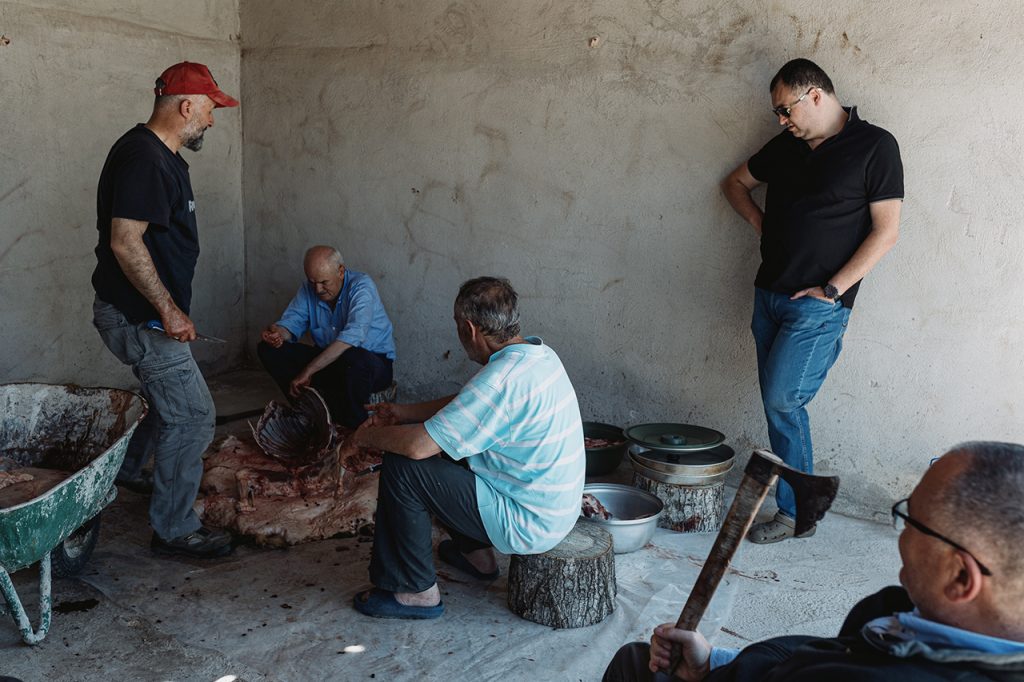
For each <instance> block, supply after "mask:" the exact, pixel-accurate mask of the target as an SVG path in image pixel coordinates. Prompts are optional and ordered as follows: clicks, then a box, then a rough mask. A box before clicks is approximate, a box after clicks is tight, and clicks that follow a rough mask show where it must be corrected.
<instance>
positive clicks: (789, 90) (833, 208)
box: [722, 59, 903, 543]
mask: <svg viewBox="0 0 1024 682" xmlns="http://www.w3.org/2000/svg"><path fill="white" fill-rule="evenodd" d="M769 89H770V92H771V104H772V106H771V112H772V114H773V115H774V116H775V117H776V118H777V120H778V123H779V125H780V126H782V127H783V128H784V130H783V131H782V132H780V133H779V134H778V135H776V136H775V137H774V138H773V139H771V140H770V141H769V142H768V143H767V144H766V145H765V146H764V147H762V148H761V150H760V151H758V152H757V153H756V154H754V155H753V156H752V157H750V159H749V160H748V161H746V162H744V163H743V164H741V165H740V166H739V167H738V168H736V170H734V171H733V172H732V173H730V174H729V176H728V177H727V178H726V179H725V180H724V181H723V182H722V190H723V192H724V193H725V197H726V199H727V200H728V201H729V203H730V204H731V205H732V207H733V209H735V210H736V212H737V213H738V214H739V215H740V216H742V217H743V219H744V220H746V221H747V222H748V223H750V224H751V225H752V226H753V227H754V231H755V232H756V233H757V234H758V235H759V236H760V239H761V267H760V268H759V269H758V272H757V277H756V278H755V280H754V287H755V289H754V292H755V293H754V314H753V319H752V322H751V331H752V332H753V335H754V345H755V347H756V350H757V367H758V379H759V382H760V386H761V401H762V403H763V404H764V411H765V417H766V418H767V421H768V437H769V440H770V441H771V446H772V450H773V451H774V452H775V453H776V454H777V455H779V456H780V457H781V458H782V459H783V461H785V462H786V464H788V465H789V466H791V467H794V468H796V469H800V470H801V471H806V472H811V471H812V470H813V464H814V457H813V451H812V447H811V430H810V422H809V420H808V416H807V405H808V404H809V403H810V401H811V400H812V399H813V398H814V396H815V394H816V393H817V392H818V389H820V388H821V385H822V383H823V382H824V381H825V376H826V375H827V374H828V371H829V369H831V367H832V365H833V364H834V363H835V361H836V359H837V358H838V357H839V352H840V350H841V349H842V339H843V334H844V333H845V331H846V327H847V324H848V322H849V318H850V311H851V309H852V308H853V303H854V299H855V298H856V296H857V290H858V288H859V287H860V281H861V279H863V277H864V276H865V275H866V274H867V273H868V272H869V271H870V270H871V269H872V268H873V267H874V266H875V265H877V264H878V261H879V260H881V258H882V256H883V255H885V253H886V252H887V251H889V249H891V248H892V247H893V245H894V244H895V243H896V238H897V236H898V233H899V218H900V207H901V206H902V199H903V165H902V162H901V161H900V153H899V148H898V146H897V144H896V140H895V139H894V138H893V136H892V135H890V134H889V133H887V132H886V131H885V130H882V129H881V128H879V127H877V126H873V125H871V124H870V123H868V122H866V121H863V120H861V119H860V117H859V116H858V115H857V109H856V108H855V107H843V106H842V105H841V104H840V102H839V100H838V99H837V97H836V93H835V89H834V88H833V86H832V81H831V79H829V77H828V75H827V74H826V73H825V72H824V71H822V70H821V68H820V67H818V66H817V65H816V64H814V63H813V62H810V61H808V60H806V59H794V60H793V61H791V62H789V63H787V64H786V65H785V66H783V67H782V68H781V69H780V70H779V72H778V73H777V74H776V75H775V77H774V78H773V79H772V81H771V85H770V88H769ZM761 184H767V186H768V188H767V193H766V195H765V207H764V210H762V209H761V208H760V206H758V204H757V203H755V202H754V199H753V198H752V196H751V192H752V191H753V190H754V189H755V188H756V187H758V186H759V185H761ZM776 502H777V503H778V508H779V511H778V513H777V514H776V515H775V518H774V519H772V520H771V521H768V522H766V523H761V524H758V525H756V526H754V527H753V528H752V529H751V531H750V535H749V538H750V540H751V541H753V542H758V543H766V542H778V541H779V540H784V539H786V538H790V537H793V535H794V526H795V523H794V518H795V515H796V502H795V499H794V497H793V491H792V489H790V487H789V486H788V485H787V484H786V483H784V482H782V481H779V484H778V488H777V489H776ZM813 533H814V529H813V528H812V529H811V530H810V531H809V532H807V533H806V534H805V535H804V536H802V537H806V536H808V535H812V534H813Z"/></svg>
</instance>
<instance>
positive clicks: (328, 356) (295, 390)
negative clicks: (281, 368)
mask: <svg viewBox="0 0 1024 682" xmlns="http://www.w3.org/2000/svg"><path fill="white" fill-rule="evenodd" d="M351 347H352V346H350V345H349V344H347V343H345V342H344V341H332V342H331V344H330V345H329V346H327V347H326V348H324V349H323V350H322V351H320V354H319V355H317V356H316V357H315V358H313V359H312V360H311V361H310V363H309V364H308V365H306V366H305V367H303V368H302V371H301V372H299V374H298V376H296V377H295V378H294V379H292V383H291V386H290V387H289V389H288V392H289V393H290V394H291V395H292V397H294V398H297V397H299V389H300V388H301V387H303V386H309V384H310V382H311V381H312V379H313V375H314V374H316V373H317V372H319V371H320V370H322V369H323V368H324V367H326V366H327V365H329V364H331V363H332V362H334V361H335V360H337V359H338V358H340V357H341V354H342V353H344V352H345V351H347V350H348V349H349V348H351Z"/></svg>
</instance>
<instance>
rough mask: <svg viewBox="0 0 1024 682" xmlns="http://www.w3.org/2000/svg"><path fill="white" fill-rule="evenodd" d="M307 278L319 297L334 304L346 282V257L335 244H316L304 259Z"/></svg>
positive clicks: (303, 263) (303, 267)
mask: <svg viewBox="0 0 1024 682" xmlns="http://www.w3.org/2000/svg"><path fill="white" fill-rule="evenodd" d="M302 269H303V270H304V271H305V273H306V279H307V280H309V284H310V286H312V287H313V289H314V291H315V292H316V295H317V298H319V299H320V300H321V301H324V302H326V303H330V304H331V305H334V303H335V302H336V301H337V300H338V294H340V293H341V288H342V286H343V284H344V282H345V259H343V258H342V257H341V253H340V252H339V251H338V250H337V249H336V248H334V247H333V246H322V245H319V246H314V247H312V248H310V249H309V250H308V251H306V257H305V259H303V261H302Z"/></svg>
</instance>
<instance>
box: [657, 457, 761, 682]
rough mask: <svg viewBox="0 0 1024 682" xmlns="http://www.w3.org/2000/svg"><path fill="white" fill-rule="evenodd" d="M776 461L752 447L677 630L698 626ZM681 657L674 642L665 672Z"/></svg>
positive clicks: (758, 506)
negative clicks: (727, 510)
mask: <svg viewBox="0 0 1024 682" xmlns="http://www.w3.org/2000/svg"><path fill="white" fill-rule="evenodd" d="M777 462H779V459H778V458H777V457H776V456H775V455H773V454H771V453H769V452H766V451H764V450H755V451H754V454H753V456H751V458H750V461H749V462H748V463H747V468H746V469H745V470H744V473H743V480H742V481H741V482H740V487H739V488H738V489H737V490H736V497H735V498H733V501H732V506H731V507H729V512H728V513H727V514H726V515H725V520H724V521H723V522H722V528H721V529H720V530H719V531H718V537H717V538H716V539H715V544H714V545H713V546H712V547H711V552H710V553H709V554H708V558H707V560H706V561H705V562H704V566H703V568H701V570H700V575H699V576H697V582H695V583H694V584H693V589H691V590H690V596H689V597H688V598H687V600H686V605H685V606H683V610H682V612H680V614H679V620H677V621H676V627H677V628H679V629H680V630H696V629H697V625H698V624H699V623H700V619H701V618H702V617H703V616H704V612H705V611H706V610H707V608H708V604H710V603H711V597H712V596H713V595H714V594H715V590H716V589H717V588H718V584H719V583H720V582H721V581H722V576H724V575H725V571H726V570H727V569H728V568H729V562H730V561H731V560H732V557H733V555H734V554H736V550H737V548H738V547H739V545H740V542H742V541H743V538H744V537H745V536H746V534H747V531H749V530H750V526H751V524H753V523H754V519H755V518H756V517H757V512H758V510H760V509H761V504H762V503H763V502H764V498H765V496H766V495H767V494H768V489H769V488H770V487H771V486H772V484H773V483H774V482H775V479H776V478H778V474H776V473H775V467H774V465H775V463H777ZM681 661H682V650H681V649H680V647H679V645H678V644H676V643H673V644H672V652H671V655H670V657H669V667H668V671H667V672H668V673H669V674H670V675H673V674H675V670H676V668H677V667H678V666H679V663H680V662H681Z"/></svg>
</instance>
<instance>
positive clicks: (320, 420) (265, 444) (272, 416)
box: [249, 387, 334, 467]
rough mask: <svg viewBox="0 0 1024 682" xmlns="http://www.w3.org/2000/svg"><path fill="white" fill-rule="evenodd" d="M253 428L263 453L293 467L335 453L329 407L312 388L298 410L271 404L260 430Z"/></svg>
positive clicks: (297, 402)
mask: <svg viewBox="0 0 1024 682" xmlns="http://www.w3.org/2000/svg"><path fill="white" fill-rule="evenodd" d="M249 426H250V427H251V428H252V435H253V438H255V439H256V444H257V445H259V446H260V448H261V449H262V450H263V452H265V453H267V454H268V455H269V456H271V457H273V458H274V459H276V460H278V461H280V462H282V463H283V464H286V465H287V466H289V467H298V466H305V465H308V464H313V463H315V462H319V461H320V460H322V459H324V458H325V457H326V456H327V455H328V454H329V453H330V452H331V449H332V445H333V440H334V428H333V426H332V425H331V414H330V412H329V411H328V410H327V404H326V403H324V399H323V398H322V397H321V396H320V394H319V393H317V391H316V389H313V388H309V387H304V388H303V390H302V391H301V392H300V394H299V397H298V398H297V399H296V400H295V405H294V407H292V406H289V405H284V404H281V403H278V402H276V401H271V402H270V404H268V405H267V408H266V409H265V410H264V411H263V416H262V417H260V419H259V421H258V422H257V423H256V426H252V423H251V422H250V424H249Z"/></svg>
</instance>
